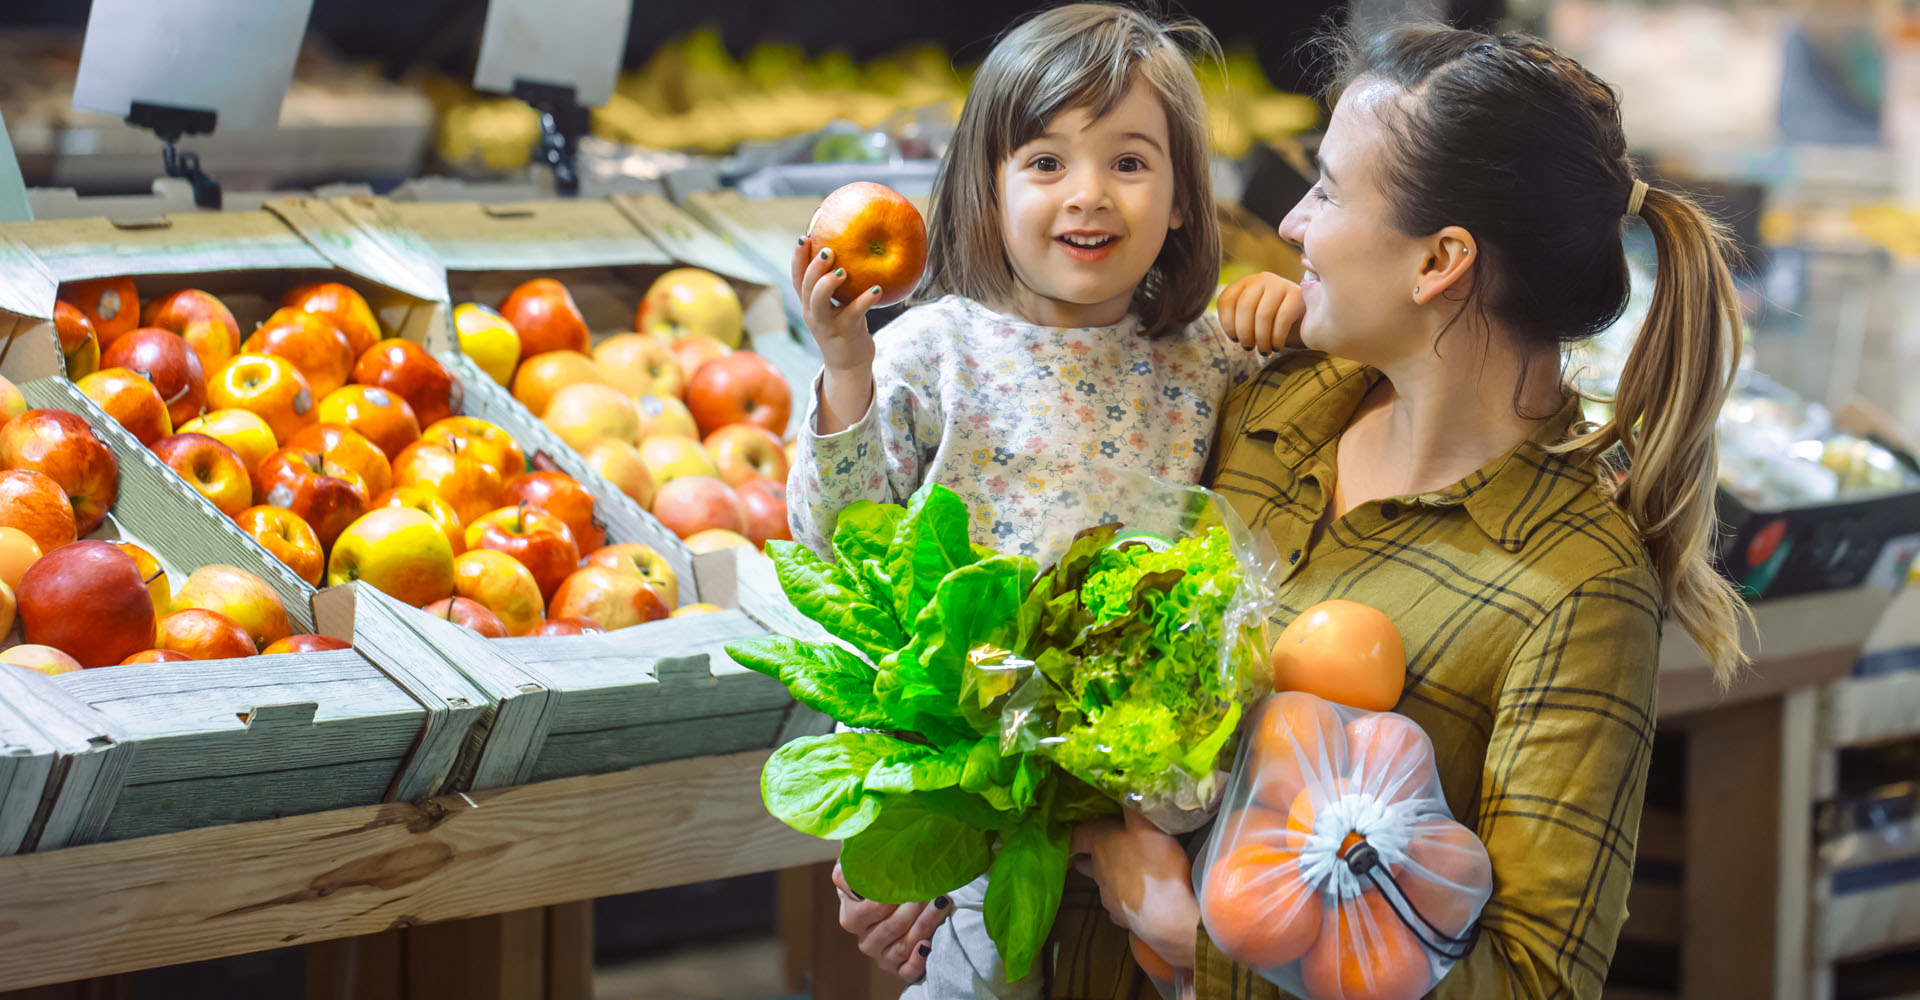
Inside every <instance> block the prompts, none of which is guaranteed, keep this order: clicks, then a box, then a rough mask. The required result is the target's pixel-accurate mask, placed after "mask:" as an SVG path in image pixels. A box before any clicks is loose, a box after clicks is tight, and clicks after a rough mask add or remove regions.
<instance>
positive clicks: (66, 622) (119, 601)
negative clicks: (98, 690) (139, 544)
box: [18, 541, 154, 667]
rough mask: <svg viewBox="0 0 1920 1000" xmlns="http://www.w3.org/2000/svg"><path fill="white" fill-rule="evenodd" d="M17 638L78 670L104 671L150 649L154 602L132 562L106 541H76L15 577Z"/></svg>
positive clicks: (131, 558)
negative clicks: (54, 652)
mask: <svg viewBox="0 0 1920 1000" xmlns="http://www.w3.org/2000/svg"><path fill="white" fill-rule="evenodd" d="M18 597H19V601H20V625H21V629H22V634H23V635H24V636H25V637H26V640H27V641H28V642H30V643H35V644H37V645H42V646H52V647H53V648H55V649H58V650H60V651H62V652H64V653H66V654H67V655H69V656H71V657H73V658H74V659H75V660H78V661H80V665H81V666H83V667H104V666H108V665H111V664H115V663H119V662H120V661H121V660H124V659H126V658H127V657H129V656H132V655H133V654H135V653H138V652H140V651H141V650H143V649H147V648H149V647H151V646H152V645H153V636H154V614H153V597H152V595H150V594H148V593H147V582H146V581H145V580H142V579H141V578H140V571H139V569H137V568H135V566H134V564H133V557H132V556H130V555H127V554H126V552H124V551H122V550H121V549H120V547H119V546H117V545H114V544H113V543H111V542H96V541H79V542H74V543H73V544H71V545H62V546H61V547H59V548H57V549H54V550H53V551H52V552H49V553H47V554H46V555H43V556H41V557H40V559H39V561H37V562H35V563H34V564H33V565H32V566H29V567H28V568H27V572H26V573H25V574H24V575H22V576H21V577H20V587H19V593H18Z"/></svg>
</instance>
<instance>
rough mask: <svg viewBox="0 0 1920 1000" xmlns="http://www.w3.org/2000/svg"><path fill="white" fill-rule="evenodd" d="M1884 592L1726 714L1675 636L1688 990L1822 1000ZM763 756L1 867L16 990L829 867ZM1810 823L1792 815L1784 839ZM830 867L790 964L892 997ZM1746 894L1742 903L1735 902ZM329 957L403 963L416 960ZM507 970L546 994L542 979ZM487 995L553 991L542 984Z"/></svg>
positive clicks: (1785, 652)
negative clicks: (1816, 975)
mask: <svg viewBox="0 0 1920 1000" xmlns="http://www.w3.org/2000/svg"><path fill="white" fill-rule="evenodd" d="M1887 599H1888V598H1887V595H1886V594H1884V593H1883V592H1879V591H1871V590H1854V591H1840V592H1834V593H1830V594H1820V595H1810V596H1804V597H1796V598H1785V599H1781V600H1778V601H1769V602H1764V603H1762V604H1761V605H1759V606H1757V608H1756V614H1757V616H1758V617H1759V619H1760V633H1761V634H1762V635H1764V636H1766V637H1767V642H1766V645H1765V647H1764V648H1762V649H1761V653H1762V655H1761V657H1760V659H1759V660H1758V666H1757V667H1756V668H1755V670H1754V672H1753V674H1752V675H1751V676H1749V677H1748V678H1746V679H1744V680H1743V681H1741V682H1740V683H1739V684H1737V685H1736V686H1735V688H1734V690H1733V691H1732V693H1730V694H1729V695H1728V696H1726V697H1725V698H1724V699H1718V698H1716V697H1714V696H1712V695H1711V694H1710V691H1711V689H1710V687H1702V686H1701V676H1700V674H1701V671H1703V670H1704V669H1705V665H1704V663H1703V662H1701V661H1700V659H1699V656H1698V654H1697V653H1694V652H1692V651H1691V650H1690V649H1689V648H1687V647H1686V644H1685V640H1684V638H1683V637H1682V636H1680V635H1669V636H1668V637H1667V640H1666V648H1665V650H1664V652H1663V657H1664V659H1663V663H1662V668H1661V674H1660V678H1661V686H1660V699H1661V717H1662V721H1663V723H1666V722H1671V723H1672V724H1676V725H1684V726H1685V728H1686V729H1687V731H1688V734H1689V747H1690V749H1689V756H1690V760H1689V767H1688V774H1689V777H1688V781H1689V783H1690V786H1691V787H1690V789H1689V794H1690V796H1693V797H1695V798H1694V799H1693V800H1694V801H1701V802H1708V803H1712V807H1711V808H1707V809H1701V810H1698V811H1697V814H1696V815H1692V816H1689V817H1687V822H1686V823H1685V824H1684V830H1683V831H1680V830H1676V829H1675V825H1674V824H1673V823H1672V822H1671V821H1667V820H1658V819H1656V820H1654V821H1653V823H1652V825H1651V827H1650V828H1649V829H1647V830H1645V831H1644V833H1643V837H1644V839H1645V841H1646V843H1647V844H1648V845H1649V850H1650V851H1655V852H1667V853H1677V855H1678V856H1679V857H1681V858H1683V859H1684V863H1685V868H1686V877H1685V885H1684V886H1683V888H1682V890H1681V892H1680V896H1681V899H1682V905H1683V907H1684V913H1685V917H1684V919H1681V918H1680V917H1677V916H1675V915H1673V914H1671V913H1669V914H1668V915H1667V919H1668V920H1669V921H1671V923H1672V925H1675V926H1676V927H1677V929H1678V931H1679V934H1680V937H1681V944H1682V954H1683V955H1687V956H1696V957H1697V958H1696V960H1694V961H1688V962H1686V963H1685V968H1686V972H1685V975H1686V977H1687V981H1688V983H1689V986H1688V988H1687V989H1686V990H1685V992H1684V993H1683V995H1685V996H1689V997H1741V998H1752V997H1768V996H1774V997H1782V998H1786V997H1798V996H1801V995H1803V987H1802V984H1804V983H1805V981H1806V980H1805V976H1806V969H1807V961H1808V956H1807V954H1806V952H1805V950H1804V949H1802V948H1800V947H1798V945H1796V944H1795V942H1800V943H1805V942H1806V941H1807V940H1808V936H1807V930H1808V925H1807V923H1806V920H1807V917H1806V914H1807V912H1808V898H1807V897H1808V887H1809V885H1810V882H1809V876H1810V875H1811V871H1810V858H1811V848H1812V845H1811V843H1810V840H1809V838H1810V832H1809V829H1808V824H1807V823H1806V817H1807V811H1806V809H1807V804H1808V803H1809V802H1810V801H1811V794H1812V790H1813V788H1814V780H1813V774H1812V772H1813V770H1814V763H1813V762H1814V754H1813V753H1812V752H1811V747H1812V740H1813V734H1814V732H1815V722H1816V713H1815V711H1814V708H1815V707H1816V706H1817V703H1818V698H1819V693H1818V688H1819V687H1820V686H1821V685H1824V684H1826V683H1827V682H1830V681H1832V680H1833V679H1835V678H1837V677H1840V676H1843V675H1845V673H1846V672H1847V670H1848V667H1849V665H1850V664H1851V663H1852V661H1853V658H1854V656H1855V655H1856V653H1857V652H1858V647H1859V645H1860V643H1861V639H1862V637H1864V636H1865V635H1866V634H1867V632H1868V631H1869V630H1870V629H1871V628H1872V626H1873V623H1874V621H1875V620H1876V619H1877V618H1878V617H1879V615H1880V613H1881V610H1882V609H1883V608H1884V607H1885V605H1886V602H1887ZM1750 641H1751V637H1750ZM766 755H767V752H766V751H764V750H761V751H752V752H746V753H737V754H731V755H725V756H707V757H696V758H692V759H687V760H679V761H671V762H667V763H661V764H653V765H648V766H645V767H641V768H636V769H632V770H627V771H621V772H616V773H611V774H602V775H592V776H584V777H573V778H563V779H557V780H553V781H543V782H538V783H535V784H531V785H526V786H521V787H516V788H507V789H500V790H495V791H487V792H476V793H473V794H471V795H454V796H451V797H444V798H436V799H432V800H429V801H427V802H425V803H422V804H418V805H414V804H406V803H389V804H386V805H381V806H369V807H362V808H357V809H348V810H339V811H334V812H329V813H319V814H314V815H309V816H298V817H290V818H286V819H280V820H272V821H267V822H258V823H247V824H240V825H235V826H227V827H218V828H212V829H203V830H192V831H187V832H184V833H176V834H170V835H167V836H163V837H149V838H142V839H138V840H130V841H125V842H120V843H114V844H103V845H95V846H88V847H76V848H70V849H67V850H63V851H56V852H53V853H49V854H43V855H23V856H19V857H14V858H4V859H0V914H6V915H8V917H9V918H11V917H12V915H14V914H30V915H31V918H30V919H25V920H19V919H0V989H23V988H26V987H29V986H36V985H40V984H46V983H58V982H66V981H69V980H74V979H80V978H85V977H90V976H100V975H107V974H111V973H116V972H124V971H128V970H132V969H138V968H143V967H148V966H153V965H160V964H171V963H176V962H184V961H192V960H197V959H204V958H213V957H217V956H221V955H232V954H240V953H245V952H249V951H254V950H260V949H265V948H275V947H284V946H287V945H291V944H303V943H306V944H310V943H313V942H318V941H325V940H329V939H335V938H344V937H348V936H351V935H363V934H372V933H375V932H383V931H389V930H391V929H393V928H396V927H415V926H417V925H420V924H426V923H429V922H432V921H439V920H454V919H460V918H473V917H482V916H486V915H488V914H508V915H509V917H508V918H506V919H505V920H504V922H502V921H499V920H496V921H492V922H484V921H483V922H479V923H476V924H473V925H472V928H473V933H481V934H488V935H499V934H505V933H510V932H511V933H516V934H522V935H523V936H524V935H532V934H533V933H534V928H537V927H540V926H550V924H541V923H540V922H539V921H540V920H551V919H553V918H554V914H553V913H552V912H551V911H550V912H549V913H548V914H547V915H546V916H543V917H540V918H538V919H537V920H536V919H535V918H534V917H531V916H513V914H515V913H517V912H518V911H525V910H527V909H528V908H530V907H551V906H555V905H557V904H561V903H565V902H568V901H573V900H582V899H589V898H593V897H597V896H603V895H609V894H614V893H621V892H629V891H635V890H639V889H645V888H653V887H660V886H666V885H673V884H679V883H687V882H694V881H702V880H707V879H714V878H721V877H727V876H732V875H738V874H744V873H747V872H755V871H766V870H774V869H794V868H799V867H801V866H820V865H824V864H825V863H827V862H828V861H830V859H831V858H832V857H833V855H834V853H835V852H834V845H832V844H829V843H826V842H823V841H817V840H813V839H811V838H807V837H803V836H801V835H799V834H796V833H793V832H792V831H790V830H787V829H786V828H784V827H783V826H781V825H780V824H779V823H778V822H777V821H775V820H773V819H771V818H770V817H769V816H768V815H767V814H766V812H765V809H764V807H763V806H762V805H761V803H760V799H759V792H758V788H757V782H756V781H755V780H754V776H755V775H757V774H758V772H759V768H760V766H761V764H762V762H764V760H765V759H766ZM1796 810H1797V816H1796V818H1794V819H1793V820H1792V821H1784V819H1783V821H1781V822H1778V823H1772V822H1768V819H1769V818H1770V817H1774V816H1782V817H1785V816H1786V815H1788V814H1792V813H1794V812H1795V811H1796ZM1676 848H1677V851H1676ZM823 870H824V869H823V868H820V867H806V868H802V870H799V871H793V872H789V873H787V874H785V875H783V877H782V885H783V888H787V889H793V888H796V887H798V888H804V887H806V886H809V885H811V886H814V887H815V891H814V892H813V893H812V894H811V895H810V896H809V895H806V894H804V893H790V894H789V900H788V902H787V903H786V904H783V906H784V910H783V921H782V922H783V925H785V926H786V927H788V928H789V929H791V930H793V931H794V932H795V936H794V937H792V938H791V939H790V941H789V952H788V954H789V960H790V962H792V963H793V964H794V965H795V972H796V973H799V972H802V971H804V972H805V973H806V974H808V975H809V976H810V977H811V981H812V983H813V984H814V994H813V995H814V997H815V998H816V1000H856V998H857V1000H866V998H869V997H878V996H880V995H882V994H881V993H880V992H878V991H877V990H876V984H881V983H884V980H883V979H882V978H881V977H877V976H875V975H874V974H873V973H872V972H871V970H870V966H869V965H868V964H867V963H866V961H865V959H864V958H862V957H861V956H860V955H859V954H858V952H857V951H854V950H853V949H852V939H851V937H850V936H847V935H844V934H839V933H837V929H836V928H834V927H833V926H832V924H831V923H830V921H831V919H832V917H831V908H830V907H831V896H830V894H829V893H826V892H825V891H824V890H820V889H818V886H819V879H820V877H821V872H822V871H823ZM1730 885H1736V886H1742V887H1743V889H1742V891H1740V892H1738V893H1733V892H1728V891H1726V887H1727V886H1730ZM1636 919H1637V917H1636ZM823 921H825V922H826V923H825V925H824V931H825V932H824V933H823V932H822V925H823ZM514 928H518V930H514ZM332 947H335V948H341V947H362V948H369V949H375V951H374V952H368V953H366V954H375V953H378V954H390V952H391V949H392V948H393V947H396V945H395V944H394V943H393V942H392V941H391V940H389V941H387V942H386V943H385V944H378V943H377V942H375V941H372V940H366V941H363V942H361V943H359V944H355V945H352V946H349V945H345V944H341V945H334V946H332ZM546 947H547V950H546V951H545V952H541V954H545V955H548V956H549V961H551V960H552V957H553V955H554V953H555V952H554V946H552V945H551V944H550V945H548V946H546ZM380 948H385V949H387V951H384V952H381V951H379V950H378V949H380ZM363 957H365V955H364V954H363ZM521 960H522V961H524V959H521ZM465 961H468V962H477V963H479V964H480V965H481V966H482V967H484V968H485V969H488V970H494V971H496V972H498V970H499V969H500V963H506V962H509V961H511V960H510V959H508V958H507V957H505V956H498V957H496V956H493V955H490V954H473V955H467V956H465ZM318 964H321V963H317V965H318ZM376 964H377V963H376ZM559 964H560V965H564V964H565V963H559ZM316 975H317V973H316ZM499 975H500V976H504V977H506V980H508V981H527V982H531V980H533V979H537V978H539V977H535V976H531V975H529V974H528V973H527V972H526V970H524V969H522V970H520V971H519V972H511V971H509V972H501V973H499ZM514 976H519V977H520V978H519V979H513V977H514ZM321 978H326V977H324V976H323V977H321ZM330 981H331V982H333V985H334V986H336V987H337V986H338V985H339V983H338V982H337V981H332V980H330ZM545 983H546V980H545V979H541V980H540V985H539V988H540V990H542V991H545V989H546V986H545V985H544V984H545ZM331 995H342V996H346V995H355V994H352V993H336V994H331ZM365 995H394V996H406V995H407V994H406V993H404V992H401V993H387V994H375V993H369V994H365ZM421 995H422V996H424V995H425V994H421ZM474 995H480V994H474ZM486 995H489V996H493V995H498V996H503V997H505V996H512V997H515V998H530V997H544V996H552V995H555V994H552V993H550V992H536V991H534V986H533V985H529V986H527V988H526V990H525V991H523V992H515V993H489V994H486Z"/></svg>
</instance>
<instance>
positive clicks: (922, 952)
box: [920, 944, 933, 958]
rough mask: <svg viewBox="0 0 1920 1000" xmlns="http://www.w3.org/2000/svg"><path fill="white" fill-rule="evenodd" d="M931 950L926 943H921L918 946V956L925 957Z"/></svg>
mask: <svg viewBox="0 0 1920 1000" xmlns="http://www.w3.org/2000/svg"><path fill="white" fill-rule="evenodd" d="M931 951H933V949H932V948H929V947H927V946H926V945H924V944H923V945H921V946H920V957H921V958H925V957H927V954H928V953H929V952H931Z"/></svg>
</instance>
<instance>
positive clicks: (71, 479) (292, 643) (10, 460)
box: [0, 378, 348, 674]
mask: <svg viewBox="0 0 1920 1000" xmlns="http://www.w3.org/2000/svg"><path fill="white" fill-rule="evenodd" d="M119 488H120V466H119V463H118V461H116V460H115V458H114V456H113V451H112V450H111V449H109V448H108V447H107V446H106V445H105V444H103V443H101V441H100V440H99V438H97V437H96V436H95V435H94V432H93V429H92V428H91V427H89V426H88V425H87V422H86V421H85V420H84V419H82V418H80V417H79V416H76V415H75V414H72V413H68V412H66V411H65V410H29V409H27V406H26V401H25V400H24V399H23V398H21V395H20V390H19V389H18V388H17V387H15V386H14V385H13V384H12V383H11V382H9V381H7V380H6V379H4V378H0V636H5V635H8V634H10V633H11V632H12V631H13V627H14V624H15V623H16V621H17V622H18V624H19V626H20V633H21V639H22V642H20V643H19V644H16V645H14V646H11V647H9V648H7V649H5V650H3V651H0V663H10V664H13V665H16V666H21V667H26V668H28V669H31V670H38V671H40V672H42V673H48V674H58V673H65V672H67V671H69V670H79V669H81V668H82V667H104V666H109V665H112V664H119V663H164V662H169V661H178V660H215V659H229V658H234V657H242V656H253V655H255V654H263V653H293V652H305V651H310V650H321V649H344V648H346V647H347V646H348V644H347V643H345V642H341V641H340V640H338V639H333V638H329V637H327V636H320V635H290V634H289V631H290V629H289V626H288V623H287V613H286V608H285V607H284V606H282V605H281V603H280V599H279V597H278V596H277V595H275V594H274V592H273V589H272V588H271V587H269V586H268V585H267V583H266V581H264V580H262V579H260V578H259V577H257V576H255V575H253V574H252V573H248V572H247V571H245V570H242V569H239V568H237V567H233V566H223V565H212V566H204V567H201V568H200V569H198V570H195V571H194V572H193V573H192V575H190V576H188V577H187V579H186V580H185V581H183V582H182V583H181V586H180V589H179V590H178V591H177V592H176V591H175V590H174V589H173V587H172V584H171V582H170V581H169V580H168V579H167V574H166V571H165V570H164V569H162V568H161V566H160V561H159V560H158V559H156V558H154V555H153V553H151V552H149V551H147V550H146V549H144V548H142V547H141V546H139V545H137V544H134V543H133V542H126V541H112V542H109V541H98V540H93V539H84V538H82V537H81V536H83V535H86V534H89V533H91V532H93V531H94V529H96V528H98V527H99V526H100V524H101V522H102V521H104V520H105V519H106V516H107V512H108V511H109V510H110V509H111V508H112V506H113V504H114V501H115V499H116V498H117V496H118V493H119Z"/></svg>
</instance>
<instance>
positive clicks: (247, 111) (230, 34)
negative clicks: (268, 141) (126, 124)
mask: <svg viewBox="0 0 1920 1000" xmlns="http://www.w3.org/2000/svg"><path fill="white" fill-rule="evenodd" d="M312 9H313V0H167V2H166V3H154V2H153V0H93V11H92V13H91V14H89V15H88V17H87V40H86V44H85V46H84V47H83V48H81V50H80V77H79V79H78V80H76V81H75V83H74V87H73V106H74V107H76V108H80V109H83V110H87V111H104V112H106V113H108V114H112V115H121V116H124V115H126V114H127V112H128V110H129V109H130V108H131V106H132V105H133V102H135V101H143V102H145V103H148V104H163V105H169V106H172V107H178V108H189V109H195V110H201V111H212V112H214V113H215V114H217V115H219V123H218V127H219V128H222V129H228V128H273V127H274V126H276V125H278V124H279V122H280V101H281V99H282V98H284V97H285V96H286V94H287V84H288V83H289V82H291V81H292V80H293V62H294V59H295V57H297V56H298V55H299V54H300V39H301V37H302V36H303V35H305V34H306V30H307V14H308V13H309V12H311V11H312Z"/></svg>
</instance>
